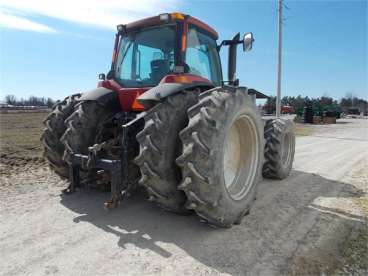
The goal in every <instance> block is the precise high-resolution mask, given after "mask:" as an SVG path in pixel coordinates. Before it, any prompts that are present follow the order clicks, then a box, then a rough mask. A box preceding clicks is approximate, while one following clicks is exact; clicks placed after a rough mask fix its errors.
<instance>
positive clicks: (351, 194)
mask: <svg viewBox="0 0 368 276" xmlns="http://www.w3.org/2000/svg"><path fill="white" fill-rule="evenodd" d="M362 195H363V192H362V191H361V190H359V189H357V188H356V187H355V186H353V185H350V184H347V183H342V182H337V181H332V180H329V179H326V178H323V177H321V176H319V175H315V174H310V173H305V172H302V171H295V170H294V171H292V173H291V175H290V177H289V178H288V179H286V180H284V181H271V180H264V181H262V182H261V183H260V185H259V189H258V194H257V200H256V201H255V204H254V206H253V208H252V210H251V212H250V214H249V215H248V216H247V217H245V218H244V220H243V222H242V224H241V225H238V226H234V227H232V228H231V229H215V228H211V227H209V226H208V225H206V224H202V223H200V222H199V219H198V217H197V216H195V215H189V216H180V215H177V214H172V213H169V212H166V211H163V210H161V209H159V208H158V207H156V206H155V205H154V204H151V203H150V202H147V201H146V200H145V198H144V196H143V195H140V194H137V195H135V196H133V197H132V198H129V199H127V200H126V201H125V202H122V204H121V205H120V206H119V207H118V208H117V209H115V210H109V211H106V210H105V209H104V208H103V202H104V201H106V200H107V199H108V196H109V194H108V193H98V192H91V191H88V192H87V191H86V192H83V191H82V192H77V193H75V194H73V195H68V196H62V197H61V203H62V204H63V205H64V206H65V207H66V208H68V209H70V210H72V211H73V212H75V213H77V214H78V216H77V217H76V218H75V219H74V222H75V223H79V222H88V223H91V224H93V225H94V226H96V227H98V228H100V229H102V230H103V231H105V232H106V233H110V234H114V235H116V237H118V245H119V246H120V247H121V249H122V250H125V249H126V245H127V244H133V245H134V246H136V247H139V248H141V249H145V250H147V249H148V250H150V251H152V252H155V253H156V254H159V255H160V256H162V257H164V258H171V257H175V255H176V254H177V253H178V250H177V249H175V247H173V246H172V245H175V246H177V247H179V248H180V249H181V250H184V251H185V252H186V253H187V254H188V255H190V256H191V257H193V258H194V259H196V260H197V261H199V262H200V263H202V264H204V265H206V266H208V267H210V268H212V269H215V270H217V271H219V272H222V273H230V274H236V275H239V274H249V273H250V274H274V273H281V274H285V273H287V274H288V273H290V272H291V270H292V267H293V265H294V263H295V260H296V258H297V257H298V255H300V254H303V252H306V251H308V250H309V249H310V248H314V249H315V248H318V249H319V250H321V252H322V253H323V254H322V255H328V256H334V257H335V255H336V254H339V253H338V252H339V249H338V247H336V246H337V245H336V244H337V243H338V240H341V241H343V240H344V235H348V232H349V230H348V229H351V228H352V227H355V226H357V225H358V226H359V227H360V226H361V225H364V224H365V219H364V217H363V216H359V215H351V214H349V212H345V211H342V210H340V209H334V208H330V207H326V206H318V203H317V204H316V201H315V200H316V199H318V198H335V199H341V198H343V199H344V198H359V197H361V196H362ZM319 207H320V208H319ZM326 209H327V211H326ZM332 226H333V227H332ZM335 226H336V227H337V228H339V229H340V230H339V231H338V233H339V234H338V235H340V236H341V237H338V238H337V237H336V238H334V237H333V236H334V235H335V236H336V235H337V234H335V232H334V229H335V228H334V227H335ZM326 243H327V244H326ZM330 243H332V244H333V246H331V245H330ZM167 244H172V245H171V246H167ZM336 248H337V249H336ZM330 251H331V252H330ZM314 272H316V271H314ZM312 274H313V273H312Z"/></svg>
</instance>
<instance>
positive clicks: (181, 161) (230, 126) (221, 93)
mask: <svg viewBox="0 0 368 276" xmlns="http://www.w3.org/2000/svg"><path fill="white" fill-rule="evenodd" d="M188 114H189V118H190V119H189V124H188V126H187V127H186V128H185V129H184V130H182V131H181V133H180V138H181V140H182V142H183V147H184V148H183V154H182V155H181V156H180V157H179V158H178V159H177V164H178V165H179V166H180V167H181V168H182V173H183V181H182V183H181V184H180V185H179V187H178V188H179V189H181V190H183V191H184V192H185V194H186V195H187V198H188V201H187V208H189V209H193V210H195V212H196V213H197V214H198V215H199V216H200V217H202V218H203V219H204V220H205V221H207V222H208V223H209V224H212V225H215V226H219V227H230V226H231V225H233V224H238V223H240V221H241V219H242V218H243V216H244V215H245V214H247V213H248V212H249V210H250V207H251V205H252V204H253V201H254V199H255V193H256V187H257V183H258V182H259V179H260V175H261V169H262V164H263V142H262V141H263V124H262V121H261V118H260V116H259V114H258V112H257V108H256V106H255V105H254V104H253V102H252V99H251V97H250V96H249V95H248V94H247V92H246V90H244V89H237V90H236V91H227V90H223V89H221V88H220V89H216V90H212V91H210V92H205V93H204V94H203V96H202V95H201V96H200V101H199V103H198V104H196V105H195V106H193V107H192V108H190V109H189V111H188Z"/></svg>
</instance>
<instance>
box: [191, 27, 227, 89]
mask: <svg viewBox="0 0 368 276" xmlns="http://www.w3.org/2000/svg"><path fill="white" fill-rule="evenodd" d="M185 72H186V73H190V74H194V75H197V76H201V77H203V78H206V79H208V80H210V81H211V82H212V83H213V84H214V85H216V86H217V85H220V84H221V80H222V74H221V64H220V57H219V54H218V51H217V44H216V41H215V40H214V39H213V38H211V37H210V36H208V35H207V34H205V33H204V32H201V31H200V30H199V29H197V28H196V27H194V26H189V30H188V34H187V49H186V55H185Z"/></svg>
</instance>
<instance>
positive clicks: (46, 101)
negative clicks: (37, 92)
mask: <svg viewBox="0 0 368 276" xmlns="http://www.w3.org/2000/svg"><path fill="white" fill-rule="evenodd" d="M4 99H5V103H6V104H9V105H14V106H47V107H49V108H51V107H52V106H53V105H54V104H55V101H54V100H53V99H51V98H45V97H35V96H29V97H28V98H27V99H25V98H20V99H17V97H15V96H14V95H6V96H5V98H4Z"/></svg>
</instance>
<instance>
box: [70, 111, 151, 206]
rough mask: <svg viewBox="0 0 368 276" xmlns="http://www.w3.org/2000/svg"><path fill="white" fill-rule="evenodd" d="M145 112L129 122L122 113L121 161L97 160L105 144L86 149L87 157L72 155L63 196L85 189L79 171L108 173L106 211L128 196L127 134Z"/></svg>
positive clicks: (130, 184)
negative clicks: (108, 191) (109, 191)
mask: <svg viewBox="0 0 368 276" xmlns="http://www.w3.org/2000/svg"><path fill="white" fill-rule="evenodd" d="M146 114H147V113H146V112H142V113H140V114H139V115H138V116H136V117H135V118H134V119H133V120H131V121H129V122H128V120H129V115H128V114H127V113H124V116H123V118H122V119H123V124H122V125H121V131H122V133H121V139H122V141H121V145H122V156H121V160H113V159H105V158H98V152H99V151H100V150H102V149H103V148H104V146H105V145H106V143H105V142H103V143H101V144H96V145H94V146H92V147H89V148H88V151H89V153H88V155H83V154H79V153H76V154H72V158H71V159H72V160H71V164H70V165H69V180H70V184H69V186H68V188H66V189H65V190H63V192H64V193H65V194H71V193H73V192H75V191H76V188H87V186H88V183H87V185H86V184H85V183H84V184H83V185H81V181H80V170H86V171H88V170H91V169H102V170H105V171H109V172H110V177H111V198H110V200H109V201H108V202H105V203H104V206H105V207H106V208H108V209H112V208H116V207H117V206H118V205H119V203H120V201H121V200H122V199H123V197H124V196H129V189H130V188H131V186H132V183H129V176H128V174H129V169H128V166H129V160H128V148H129V142H128V137H129V136H128V132H129V130H130V128H131V127H132V126H133V125H134V124H136V123H138V122H139V121H141V120H143V118H144V116H145V115H146Z"/></svg>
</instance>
